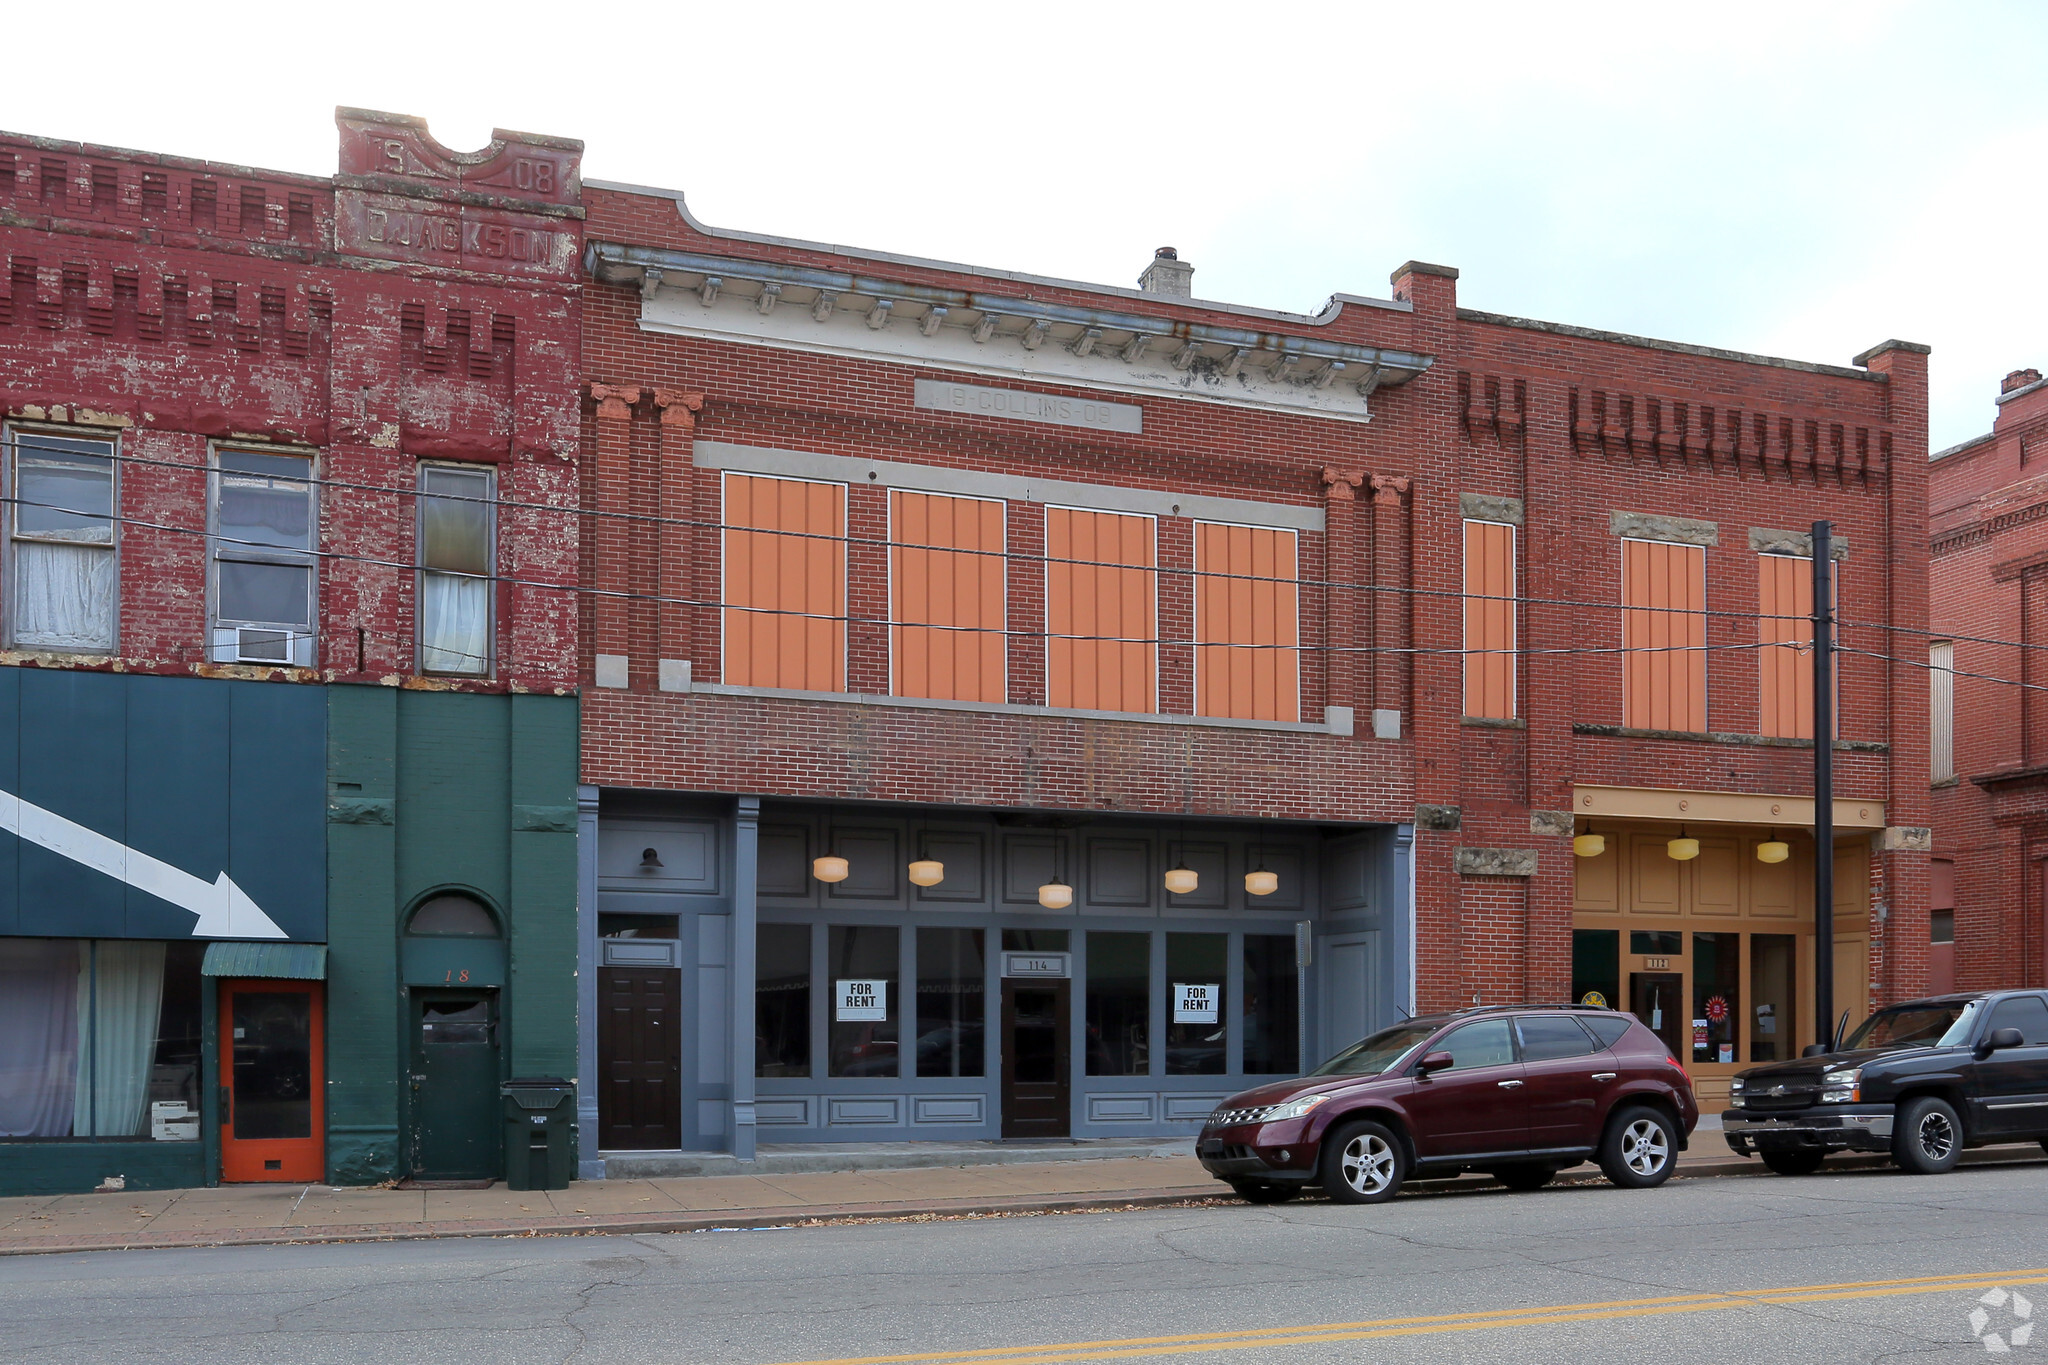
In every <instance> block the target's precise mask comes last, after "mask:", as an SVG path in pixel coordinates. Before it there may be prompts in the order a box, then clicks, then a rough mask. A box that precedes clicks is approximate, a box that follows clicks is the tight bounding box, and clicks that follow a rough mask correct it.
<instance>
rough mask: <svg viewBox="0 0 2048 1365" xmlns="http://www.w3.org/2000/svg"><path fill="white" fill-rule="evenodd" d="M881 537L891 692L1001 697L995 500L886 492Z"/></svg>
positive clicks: (1003, 564)
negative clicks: (885, 534)
mask: <svg viewBox="0 0 2048 1365" xmlns="http://www.w3.org/2000/svg"><path fill="white" fill-rule="evenodd" d="M889 540H890V548H889V617H890V620H891V621H893V622H894V623H895V624H894V625H892V626H891V627H890V631H889V637H890V645H891V651H890V652H891V665H892V671H893V675H894V678H895V693H896V695H897V696H899V697H935V698H939V699H941V700H945V701H981V702H1002V701H1007V700H1008V694H1007V682H1006V679H1007V676H1008V670H1007V667H1006V662H1007V656H1008V637H1007V636H1006V635H1005V634H1004V633H1003V601H1004V592H1003V582H1004V575H1005V572H1006V570H1007V565H1008V560H1007V559H1006V557H1005V554H1004V551H1005V548H1006V547H1005V546H1004V544H1003V504H1002V503H1000V502H990V501H988V500H987V499H984V498H949V497H942V496H940V495H939V494H936V493H907V492H901V491H896V492H892V493H891V494H890V495H889Z"/></svg>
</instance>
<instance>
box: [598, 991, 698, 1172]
mask: <svg viewBox="0 0 2048 1365" xmlns="http://www.w3.org/2000/svg"><path fill="white" fill-rule="evenodd" d="M682 1002H683V975H682V973H681V972H678V971H676V970H675V969H674V968H670V967H600V968H599V969H598V972H597V1069H598V1074H599V1075H600V1076H601V1077H603V1084H602V1085H601V1086H600V1087H599V1088H598V1092H597V1127H598V1133H599V1137H598V1145H599V1146H600V1147H602V1148H604V1149H606V1150H608V1151H662V1152H672V1151H674V1150H676V1149H677V1148H679V1147H681V1146H682V1145H683V1096H682V1070H683V1055H682V1045H681V1029H680V1027H679V1024H680V1020H681V1013H682Z"/></svg>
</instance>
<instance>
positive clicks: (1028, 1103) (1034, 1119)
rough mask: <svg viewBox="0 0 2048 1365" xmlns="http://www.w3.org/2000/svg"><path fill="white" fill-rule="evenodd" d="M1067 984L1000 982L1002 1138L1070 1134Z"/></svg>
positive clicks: (1050, 1136) (1047, 1136)
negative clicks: (1001, 986) (1001, 1017)
mask: <svg viewBox="0 0 2048 1365" xmlns="http://www.w3.org/2000/svg"><path fill="white" fill-rule="evenodd" d="M1067 991H1068V983H1067V982H1065V981H1005V982H1003V1095H1002V1103H1003V1136H1004V1137H1006V1138H1055V1137H1066V1136H1067V1135H1068V1134H1069V1133H1070V1132H1071V1131H1072V1115H1071V1110H1072V1104H1071V1100H1070V1089H1071V1087H1070V1084H1069V1081H1068V1071H1069V1069H1070V1068H1069V1064H1068V1057H1069V1055H1070V1054H1069V1045H1068V1033H1069V1013H1070V1012H1069V1010H1068V1008H1067Z"/></svg>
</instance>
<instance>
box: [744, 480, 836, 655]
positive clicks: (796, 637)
mask: <svg viewBox="0 0 2048 1365" xmlns="http://www.w3.org/2000/svg"><path fill="white" fill-rule="evenodd" d="M725 525H726V530H725V612H724V616H725V666H724V677H725V681H726V682H728V683H731V684H733V685H734V686H737V687H794V688H801V689H803V690H806V691H812V692H843V691H845V690H846V539H845V537H846V489H845V488H844V487H843V486H842V485H840V484H836V483H807V482H804V481H801V480H798V479H764V478H759V477H756V476H755V475H752V474H727V475H726V476H725Z"/></svg>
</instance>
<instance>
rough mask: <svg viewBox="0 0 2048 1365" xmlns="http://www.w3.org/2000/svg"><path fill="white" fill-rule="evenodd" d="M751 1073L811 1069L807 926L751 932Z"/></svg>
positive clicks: (807, 1072) (805, 1071)
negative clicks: (752, 960) (752, 994)
mask: <svg viewBox="0 0 2048 1365" xmlns="http://www.w3.org/2000/svg"><path fill="white" fill-rule="evenodd" d="M754 1074H755V1075H756V1076H808V1075H810V1074H811V927H810V926H809V925H808V924H763V925H760V926H758V927H757V928H756V929H755V931H754Z"/></svg>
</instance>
